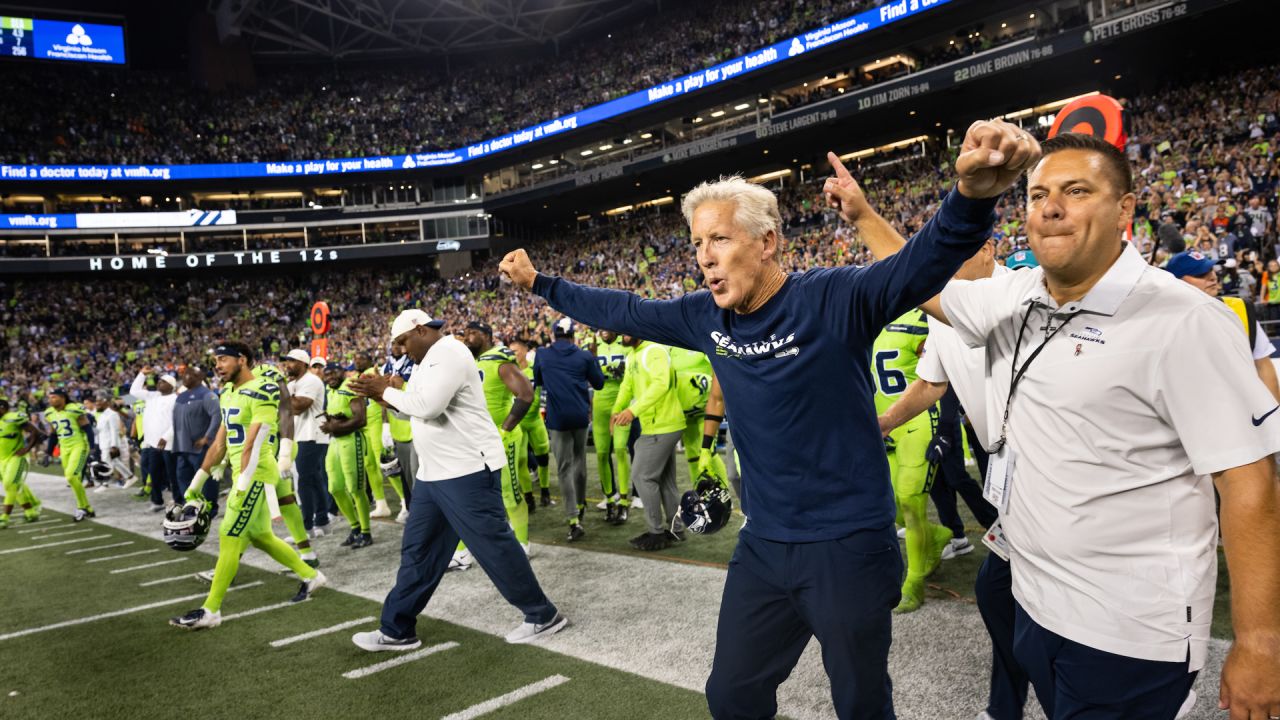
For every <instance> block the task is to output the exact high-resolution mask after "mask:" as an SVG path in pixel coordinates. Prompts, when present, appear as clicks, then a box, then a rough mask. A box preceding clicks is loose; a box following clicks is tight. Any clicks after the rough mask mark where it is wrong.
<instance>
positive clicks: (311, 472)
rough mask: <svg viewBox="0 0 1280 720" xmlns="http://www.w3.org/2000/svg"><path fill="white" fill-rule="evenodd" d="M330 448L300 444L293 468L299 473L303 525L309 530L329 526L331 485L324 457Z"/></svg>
mask: <svg viewBox="0 0 1280 720" xmlns="http://www.w3.org/2000/svg"><path fill="white" fill-rule="evenodd" d="M328 451H329V446H328V445H324V444H322V443H318V442H310V441H305V442H300V443H298V456H297V457H296V458H295V459H294V462H293V466H294V468H295V469H296V470H297V471H298V499H299V501H300V502H301V504H302V524H303V526H305V527H306V528H307V529H308V530H310V529H311V528H313V527H317V526H319V527H325V526H327V525H328V524H329V487H328V486H329V483H328V480H327V479H326V477H325V472H324V457H325V454H326V453H328Z"/></svg>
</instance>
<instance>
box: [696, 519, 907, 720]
mask: <svg viewBox="0 0 1280 720" xmlns="http://www.w3.org/2000/svg"><path fill="white" fill-rule="evenodd" d="M902 572H903V566H902V556H901V554H900V553H899V551H898V538H897V537H896V535H895V533H894V528H893V526H892V525H889V526H888V527H885V528H881V529H876V530H862V531H859V532H855V533H854V534H852V535H849V536H848V537H844V538H840V539H839V540H830V541H826V542H812V543H782V542H773V541H770V540H765V539H763V538H760V537H757V536H756V535H754V534H752V533H751V530H750V525H748V526H747V527H746V528H744V529H743V530H742V532H740V533H739V534H738V546H737V548H736V549H735V550H734V551H733V558H732V559H731V560H730V561H729V573H728V576H727V577H726V579H725V585H724V597H723V599H722V600H721V604H720V620H719V624H718V626H717V628H716V652H715V660H714V661H713V663H712V666H711V677H710V678H708V679H707V688H706V690H707V705H708V707H709V708H710V710H711V716H712V717H713V718H716V720H748V719H754V718H762V719H763V718H772V717H774V716H775V715H776V714H777V712H778V701H777V690H778V685H780V684H782V681H783V680H786V679H787V676H788V675H790V674H791V670H792V669H793V668H794V667H795V665H796V661H797V660H799V659H800V653H801V652H802V651H803V650H804V647H805V645H806V644H807V643H808V642H809V638H810V637H817V638H818V642H819V643H821V644H822V664H823V666H824V667H825V668H826V671H827V677H829V678H830V679H831V697H832V700H833V701H834V702H835V709H836V716H837V717H838V718H840V720H853V719H855V718H856V719H858V720H893V718H894V717H895V716H894V713H893V697H892V686H891V683H890V681H889V666H888V662H889V645H890V644H891V642H892V621H891V617H892V612H893V608H894V607H895V606H896V605H897V604H898V601H899V600H900V599H901V598H900V585H901V583H902Z"/></svg>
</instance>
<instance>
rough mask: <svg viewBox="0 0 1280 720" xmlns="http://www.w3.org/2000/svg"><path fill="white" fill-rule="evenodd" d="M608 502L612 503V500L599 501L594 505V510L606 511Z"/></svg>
mask: <svg viewBox="0 0 1280 720" xmlns="http://www.w3.org/2000/svg"><path fill="white" fill-rule="evenodd" d="M610 502H612V500H611V499H610V498H605V499H604V500H601V501H600V502H598V503H596V509H597V510H608V509H609V503H610Z"/></svg>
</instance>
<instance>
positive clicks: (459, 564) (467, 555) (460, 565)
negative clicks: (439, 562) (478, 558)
mask: <svg viewBox="0 0 1280 720" xmlns="http://www.w3.org/2000/svg"><path fill="white" fill-rule="evenodd" d="M470 568H471V551H470V550H455V551H454V552H453V557H452V558H451V559H450V560H449V567H448V568H446V569H445V572H453V571H455V570H459V571H460V570H469V569H470Z"/></svg>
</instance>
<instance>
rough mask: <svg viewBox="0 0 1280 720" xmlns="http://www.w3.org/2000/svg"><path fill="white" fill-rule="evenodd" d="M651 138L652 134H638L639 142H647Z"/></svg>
mask: <svg viewBox="0 0 1280 720" xmlns="http://www.w3.org/2000/svg"><path fill="white" fill-rule="evenodd" d="M651 137H653V133H640V139H641V140H648V139H649V138H651Z"/></svg>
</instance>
